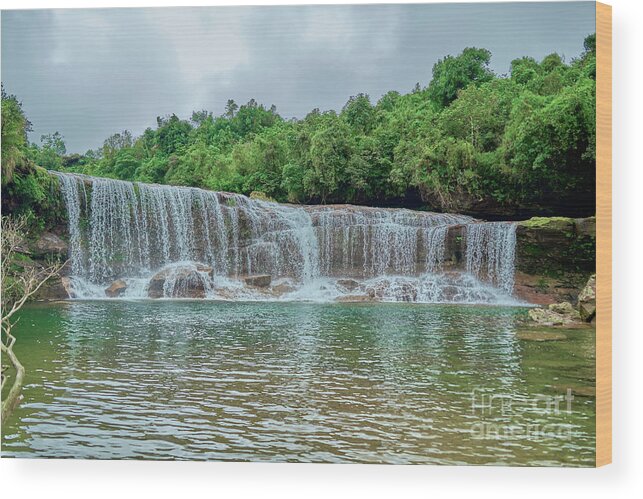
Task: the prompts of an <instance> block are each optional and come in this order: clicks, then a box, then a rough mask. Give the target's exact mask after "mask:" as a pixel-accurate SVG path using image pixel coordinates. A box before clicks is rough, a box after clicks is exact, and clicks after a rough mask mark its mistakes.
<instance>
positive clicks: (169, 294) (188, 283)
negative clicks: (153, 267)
mask: <svg viewBox="0 0 643 499" xmlns="http://www.w3.org/2000/svg"><path fill="white" fill-rule="evenodd" d="M212 274H213V269H212V267H208V266H207V265H202V264H199V263H197V264H191V265H183V266H175V267H170V268H165V269H163V270H161V271H160V272H157V273H156V274H155V275H154V276H153V277H152V279H150V283H149V285H148V288H147V295H148V296H149V297H150V298H205V295H206V290H207V288H208V285H209V284H208V283H209V281H210V280H211V279H212Z"/></svg>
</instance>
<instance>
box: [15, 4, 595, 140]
mask: <svg viewBox="0 0 643 499" xmlns="http://www.w3.org/2000/svg"><path fill="white" fill-rule="evenodd" d="M594 5H595V4H594V3H592V2H570V3H558V2H557V3H533V4H518V3H514V4H507V3H496V4H428V5H417V4H416V5H363V6H299V7H297V6H288V7H203V8H157V9H152V8H145V9H81V10H62V9H58V10H32V11H3V12H2V81H3V83H4V85H5V89H6V90H7V91H8V92H9V93H14V94H16V95H17V96H18V97H19V98H20V99H21V100H22V101H23V104H24V109H25V111H26V113H27V117H28V118H29V119H30V120H31V122H32V123H33V129H34V131H33V133H32V134H31V137H30V138H31V140H32V141H39V140H40V135H42V134H45V133H49V132H53V131H56V130H57V131H60V132H61V133H62V134H63V135H64V137H65V140H66V143H67V150H68V152H85V151H86V150H87V149H90V148H91V149H94V148H97V147H98V146H100V145H101V144H102V142H103V140H104V139H105V138H107V137H108V136H109V135H111V134H112V133H114V132H117V131H120V130H123V129H129V130H131V131H132V132H133V133H134V134H137V135H138V134H140V133H141V132H142V131H143V130H144V129H145V128H147V127H149V126H152V127H153V126H155V124H156V116H163V115H166V114H171V113H176V114H177V115H179V116H180V117H189V116H190V115H191V112H192V111H193V110H198V109H208V110H211V111H213V112H214V114H215V115H218V114H222V113H223V108H224V106H225V103H226V101H227V99H230V98H232V99H234V100H235V101H237V103H244V102H247V101H248V100H249V99H250V98H254V99H256V100H257V101H258V102H260V103H263V104H265V105H266V106H270V105H271V104H275V105H276V106H277V110H278V112H279V113H280V114H281V115H282V116H284V117H285V118H290V117H293V116H295V117H298V118H301V117H303V116H305V115H306V114H307V113H308V112H309V111H310V110H311V109H313V108H316V107H318V108H320V109H322V110H327V109H336V110H340V109H341V107H342V106H343V105H344V103H345V102H346V100H347V99H348V98H349V97H350V96H351V95H355V94H356V93H359V92H366V93H368V94H369V95H370V96H371V99H372V100H373V101H376V100H377V99H378V98H379V97H380V96H381V95H382V94H384V93H386V92H387V91H389V90H398V91H400V92H408V91H409V90H411V89H412V87H413V86H414V85H415V83H416V82H420V84H421V85H422V86H425V85H427V84H428V82H429V80H430V76H431V68H432V66H433V64H434V63H435V62H436V61H437V60H438V59H439V58H441V57H443V56H445V55H447V54H453V55H455V54H457V53H459V52H460V51H462V49H463V48H465V47H468V46H476V47H484V48H487V49H489V50H490V51H491V53H492V61H491V63H492V67H493V69H494V70H495V71H496V72H498V73H506V72H508V70H509V63H510V62H511V60H512V59H515V58H516V57H521V56H524V55H528V56H532V57H535V58H536V59H541V58H542V57H544V56H545V55H547V54H549V53H551V52H558V53H559V54H561V55H564V56H565V58H566V59H567V60H569V59H571V58H573V57H576V56H578V55H579V54H580V52H581V51H582V43H583V39H584V37H585V36H587V35H588V34H590V33H593V32H594V31H595V11H594V9H595V7H594Z"/></svg>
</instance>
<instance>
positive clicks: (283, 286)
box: [53, 172, 515, 303]
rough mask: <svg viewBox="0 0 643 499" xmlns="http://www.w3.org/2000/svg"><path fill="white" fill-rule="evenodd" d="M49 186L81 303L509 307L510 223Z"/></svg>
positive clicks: (129, 188) (117, 184)
mask: <svg viewBox="0 0 643 499" xmlns="http://www.w3.org/2000/svg"><path fill="white" fill-rule="evenodd" d="M53 174H55V175H56V176H57V177H58V178H59V180H60V188H61V191H62V195H63V199H64V201H65V205H66V207H67V217H68V223H69V236H70V257H71V269H72V270H71V276H70V278H71V284H72V294H73V295H74V297H77V298H85V299H86V298H104V297H115V296H119V297H123V298H148V297H150V298H161V297H165V298H178V297H191V298H218V299H287V300H325V299H330V300H336V299H339V300H347V301H353V300H361V299H372V300H380V301H415V302H427V303H433V302H450V303H510V302H513V300H512V298H511V292H512V289H513V272H514V265H513V260H514V253H515V226H514V225H513V224H511V223H482V222H479V221H476V220H474V219H472V218H471V217H468V216H464V215H452V214H437V213H428V212H417V211H411V210H400V209H395V210H393V209H378V208H365V207H357V206H348V205H342V206H294V205H284V204H277V203H270V202H265V201H259V200H254V199H250V198H247V197H245V196H242V195H237V194H230V193H219V192H210V191H205V190H201V189H196V188H189V187H173V186H166V185H156V184H143V183H132V182H125V181H120V180H113V179H105V178H95V177H88V176H84V175H75V174H67V173H59V172H54V173H53ZM462 227H464V234H465V239H466V251H465V253H466V254H465V255H464V260H465V263H466V265H459V262H458V261H456V260H457V259H456V258H455V257H454V255H453V251H451V250H449V249H448V248H451V246H453V245H454V244H456V243H454V242H453V241H452V240H453V239H454V238H453V237H452V238H449V234H450V231H451V230H453V229H457V228H460V229H462ZM455 239H458V240H459V239H461V237H458V238H455ZM450 240H451V242H450V243H449V241H450ZM258 275H260V278H257V276H258Z"/></svg>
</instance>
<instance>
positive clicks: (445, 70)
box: [429, 47, 494, 107]
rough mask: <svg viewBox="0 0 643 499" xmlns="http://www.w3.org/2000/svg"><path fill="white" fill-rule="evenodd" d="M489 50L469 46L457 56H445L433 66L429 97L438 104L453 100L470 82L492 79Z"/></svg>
mask: <svg viewBox="0 0 643 499" xmlns="http://www.w3.org/2000/svg"><path fill="white" fill-rule="evenodd" d="M490 61H491V52H489V51H488V50H487V49H479V48H475V47H469V48H466V49H464V50H463V51H462V54H460V55H459V56H456V57H453V56H450V55H449V56H447V57H445V58H444V59H441V60H439V61H438V62H437V63H436V65H435V66H433V79H432V80H431V84H430V85H429V98H430V99H431V100H432V101H433V102H434V103H435V104H437V105H438V106H441V107H445V106H448V105H449V104H450V103H451V102H453V101H454V100H455V99H456V98H457V96H458V91H459V90H462V89H464V88H466V87H467V86H469V85H470V84H472V83H475V84H478V83H484V82H486V81H490V80H491V79H493V77H494V76H493V73H492V72H491V70H490V69H489V62H490Z"/></svg>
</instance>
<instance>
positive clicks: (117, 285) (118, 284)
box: [105, 279, 127, 298]
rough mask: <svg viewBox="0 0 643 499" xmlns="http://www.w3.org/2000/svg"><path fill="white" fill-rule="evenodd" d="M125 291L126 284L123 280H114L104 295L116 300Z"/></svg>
mask: <svg viewBox="0 0 643 499" xmlns="http://www.w3.org/2000/svg"><path fill="white" fill-rule="evenodd" d="M126 289H127V283H126V282H125V281H124V280H123V279H117V280H115V281H114V282H113V283H112V284H110V286H109V287H108V288H107V289H105V295H107V296H108V297H109V298H116V297H118V296H121V295H122V294H123V293H124V292H125V290H126Z"/></svg>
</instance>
